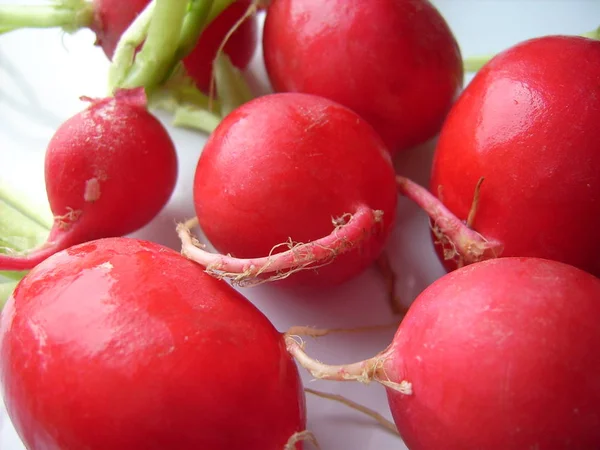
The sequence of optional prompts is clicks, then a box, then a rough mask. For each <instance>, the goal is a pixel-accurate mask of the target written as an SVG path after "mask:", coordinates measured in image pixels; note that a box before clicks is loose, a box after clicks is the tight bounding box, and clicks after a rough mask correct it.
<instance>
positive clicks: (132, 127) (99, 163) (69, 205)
mask: <svg viewBox="0 0 600 450" xmlns="http://www.w3.org/2000/svg"><path fill="white" fill-rule="evenodd" d="M44 171H45V172H44V173H45V182H46V192H47V195H48V201H49V203H50V208H51V210H52V213H53V215H54V216H55V217H60V216H65V215H66V214H68V213H69V211H71V210H72V211H76V212H79V213H80V215H79V216H78V217H77V218H76V219H74V220H68V219H66V218H65V219H63V222H64V224H65V226H62V227H61V226H59V225H58V222H56V221H55V224H54V227H53V229H52V232H51V234H50V238H49V240H55V239H64V238H61V237H60V236H61V235H69V238H68V240H67V242H65V244H64V247H67V246H69V245H73V244H78V243H80V242H84V241H87V240H93V239H98V238H103V237H111V236H122V235H126V234H129V233H132V232H134V231H136V230H138V229H139V228H141V227H143V226H144V225H146V224H147V223H148V222H150V221H151V220H152V219H153V218H154V217H155V216H156V215H157V214H158V213H159V212H160V211H161V209H162V208H163V207H164V205H165V204H166V203H167V201H168V200H169V198H170V197H171V194H172V193H173V190H174V189H175V183H176V182H177V174H178V162H177V153H176V151H175V145H174V143H173V141H172V139H171V137H170V135H169V133H168V131H167V130H166V128H165V127H164V126H163V125H162V123H161V122H160V121H159V120H158V119H157V118H156V117H155V116H154V115H152V114H151V113H150V112H148V110H147V109H146V103H145V96H144V94H143V91H141V90H137V89H136V90H132V91H127V92H123V93H121V92H120V93H119V94H117V96H116V97H108V98H103V99H92V100H90V105H89V106H88V107H87V108H86V109H84V110H83V111H81V112H79V113H77V114H76V115H74V116H73V117H71V118H69V119H68V120H66V121H65V122H64V123H63V124H61V126H60V127H59V128H58V129H57V130H56V132H55V133H54V135H53V136H52V139H51V140H50V142H49V144H48V148H47V150H46V155H45V167H44ZM94 180H95V181H94ZM90 182H95V183H97V186H98V191H97V192H96V193H94V194H93V195H90V194H89V191H88V189H87V188H88V186H89V183H90ZM86 192H87V195H86ZM58 250H62V249H58Z"/></svg>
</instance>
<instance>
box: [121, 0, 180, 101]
mask: <svg viewBox="0 0 600 450" xmlns="http://www.w3.org/2000/svg"><path fill="white" fill-rule="evenodd" d="M187 6H188V0H156V6H155V7H154V14H153V15H152V20H151V21H150V26H149V27H148V36H147V37H146V39H145V41H144V44H143V45H142V49H141V50H140V51H139V53H138V54H137V55H136V58H135V62H134V64H133V66H132V67H131V69H130V71H129V73H128V74H127V77H126V78H125V80H124V81H123V83H122V84H121V85H120V86H119V87H121V88H134V87H140V86H143V87H146V88H147V89H151V88H154V87H155V86H157V85H159V84H160V83H161V82H162V81H163V80H164V79H165V77H166V76H167V75H168V73H169V72H170V70H172V67H173V63H174V57H175V54H176V53H177V48H178V46H179V38H180V36H181V28H182V26H183V21H184V18H185V15H186V12H187Z"/></svg>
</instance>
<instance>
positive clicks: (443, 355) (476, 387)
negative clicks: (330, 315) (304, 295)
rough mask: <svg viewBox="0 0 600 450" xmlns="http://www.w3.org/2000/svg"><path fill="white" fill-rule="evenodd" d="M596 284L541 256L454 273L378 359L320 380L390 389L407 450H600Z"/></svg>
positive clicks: (432, 289) (326, 370)
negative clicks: (371, 382) (367, 380)
mask: <svg viewBox="0 0 600 450" xmlns="http://www.w3.org/2000/svg"><path fill="white" fill-rule="evenodd" d="M598 317H600V279H598V278H596V277H594V276H593V275H591V274H588V273H586V272H584V271H582V270H580V269H577V268H575V267H573V266H569V265H566V264H564V263H560V262H556V261H550V260H543V259H538V258H516V257H515V258H510V257H509V258H498V259H494V260H489V261H484V262H479V263H476V264H473V265H470V266H467V267H463V268H461V269H458V270H456V271H453V272H451V273H449V274H447V275H445V276H444V277H442V278H441V279H439V280H437V281H436V282H434V283H433V284H432V285H431V286H429V287H428V288H427V289H426V290H425V291H424V292H423V293H421V295H420V296H419V297H418V298H417V299H416V300H415V302H414V303H413V304H412V306H411V308H410V310H409V311H408V313H407V315H406V316H405V317H404V319H403V321H402V322H401V324H400V327H399V328H398V331H397V333H396V335H395V337H394V339H393V342H392V344H391V345H390V346H389V347H388V348H387V349H386V350H385V351H383V352H382V353H380V354H379V355H377V356H376V357H375V358H372V359H370V360H366V361H363V362H361V363H356V364H354V365H349V366H343V367H341V366H323V365H320V364H319V363H317V362H316V361H313V360H310V359H307V358H306V357H305V356H306V355H305V354H303V353H302V351H301V350H299V349H300V347H299V346H298V345H297V344H295V343H294V342H293V340H291V339H288V346H289V348H290V350H291V351H292V352H293V353H295V354H297V355H298V357H299V360H300V362H301V363H303V365H304V366H305V367H307V368H309V369H311V370H312V369H314V368H318V369H319V372H318V374H317V376H320V377H322V378H330V379H342V380H343V379H351V378H353V377H354V378H357V379H360V377H361V376H362V377H365V376H368V375H371V376H372V377H373V378H374V379H375V380H377V381H380V382H381V383H382V384H385V385H386V390H387V394H388V400H389V404H390V410H391V412H392V415H393V418H394V422H395V423H396V425H397V427H398V430H399V432H400V434H401V436H402V438H403V440H404V442H405V444H406V446H407V447H408V448H410V449H411V450H421V449H422V450H429V449H444V450H478V449H486V450H506V449H533V448H536V449H548V450H550V449H566V448H572V449H578V450H593V449H597V448H600V353H599V352H598V348H599V347H600V327H599V326H598Z"/></svg>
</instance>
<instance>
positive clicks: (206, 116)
mask: <svg viewBox="0 0 600 450" xmlns="http://www.w3.org/2000/svg"><path fill="white" fill-rule="evenodd" d="M219 122H221V117H220V116H218V115H216V114H213V113H211V112H210V111H207V110H204V109H200V108H194V107H193V106H178V107H176V108H175V109H174V115H173V122H172V123H173V125H174V126H176V127H185V128H193V129H196V130H200V131H203V132H205V133H207V134H210V133H212V132H213V131H214V129H215V128H217V126H218V125H219Z"/></svg>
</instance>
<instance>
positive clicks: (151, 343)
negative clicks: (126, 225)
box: [0, 238, 305, 450]
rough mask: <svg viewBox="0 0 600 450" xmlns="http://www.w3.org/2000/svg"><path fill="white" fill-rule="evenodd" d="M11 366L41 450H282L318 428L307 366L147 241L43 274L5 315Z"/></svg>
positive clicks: (60, 261) (33, 448)
mask: <svg viewBox="0 0 600 450" xmlns="http://www.w3.org/2000/svg"><path fill="white" fill-rule="evenodd" d="M0 367H1V372H0V373H1V377H2V378H1V381H2V388H3V392H4V399H5V401H6V406H7V410H8V412H9V415H10V417H11V419H12V421H13V423H14V425H15V427H16V430H17V431H18V433H19V435H20V436H21V438H22V439H23V442H24V443H25V445H26V446H27V448H28V449H29V450H58V449H60V450H82V449H88V450H106V449H111V450H153V449H157V450H158V449H160V450H163V449H167V448H168V449H173V450H198V449H210V450H231V449H244V450H281V449H282V448H283V446H284V445H285V443H286V442H287V439H288V438H289V436H290V435H292V434H293V433H294V432H296V431H300V430H303V429H304V428H305V404H304V394H303V392H302V385H301V381H300V378H299V375H298V371H297V369H296V365H295V363H294V361H293V360H292V358H291V357H290V356H289V355H288V354H287V352H286V348H285V344H284V341H283V338H282V335H281V334H280V333H279V332H278V331H277V330H276V329H275V328H274V327H273V325H272V324H271V323H270V322H269V320H268V319H267V318H266V317H265V316H264V315H263V314H262V313H261V312H260V311H259V310H258V309H257V308H255V307H254V306H253V305H252V304H251V303H250V302H249V301H247V300H246V299H245V298H244V297H242V296H241V295H240V294H239V293H238V292H236V291H235V290H233V289H232V288H231V287H230V286H229V285H228V284H226V283H225V282H222V281H219V280H216V279H215V278H213V277H211V276H209V275H207V274H206V273H204V271H203V270H202V268H201V267H199V266H198V265H197V264H195V263H193V262H191V261H189V260H187V259H186V258H184V257H182V256H181V255H180V254H178V253H177V252H175V251H173V250H171V249H168V248H165V247H162V246H159V245H158V244H155V243H151V242H145V241H140V240H137V239H131V238H111V239H103V240H98V241H94V242H89V243H86V244H82V245H79V246H75V247H72V248H70V249H68V250H65V251H63V252H60V253H57V254H55V255H53V256H52V257H50V258H48V259H47V260H46V261H44V262H43V263H41V264H40V265H38V266H37V267H35V268H34V269H33V270H32V271H31V272H30V273H29V274H28V275H27V276H26V277H25V278H24V279H23V280H22V281H21V282H20V283H19V285H18V286H17V288H16V290H15V291H14V293H13V295H12V296H11V297H10V298H9V300H8V302H7V304H6V306H5V308H4V310H3V311H2V316H1V321H0ZM297 448H298V449H300V448H301V446H300V445H298V447H297Z"/></svg>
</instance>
